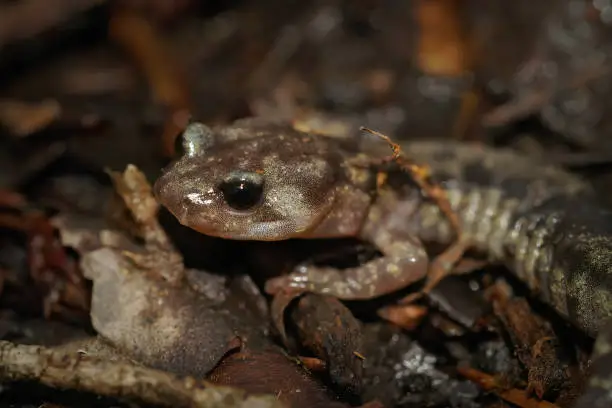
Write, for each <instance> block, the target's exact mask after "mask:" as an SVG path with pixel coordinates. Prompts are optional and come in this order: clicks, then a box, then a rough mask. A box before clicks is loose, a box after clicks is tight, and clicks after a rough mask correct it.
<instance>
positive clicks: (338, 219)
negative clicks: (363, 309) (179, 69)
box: [155, 119, 612, 407]
mask: <svg viewBox="0 0 612 408" xmlns="http://www.w3.org/2000/svg"><path fill="white" fill-rule="evenodd" d="M183 145H184V147H185V150H186V153H185V155H184V156H183V157H182V158H181V159H179V160H178V161H177V162H175V163H174V164H173V165H171V166H170V167H169V168H168V169H167V170H166V171H165V172H164V174H163V175H162V176H161V177H160V178H159V180H158V181H157V183H156V186H155V191H156V194H157V196H158V198H159V200H160V202H161V203H162V204H163V205H164V206H166V207H167V208H168V209H169V210H170V211H171V212H172V213H174V214H175V216H176V217H177V219H178V220H179V221H180V222H182V223H183V224H185V225H187V226H189V227H191V228H193V229H196V230H198V231H200V232H202V233H205V234H209V235H215V236H220V237H225V238H230V239H255V240H282V239H289V238H305V239H314V238H326V237H348V236H354V237H359V238H362V239H364V240H367V241H369V242H371V243H373V244H374V245H376V246H377V247H378V248H379V249H380V250H381V252H382V254H383V256H382V257H381V258H379V259H375V260H373V261H370V262H368V263H366V264H364V265H362V266H360V267H356V268H348V269H346V270H341V271H339V270H336V269H334V268H330V267H320V266H301V267H300V269H299V270H297V271H296V272H294V273H292V274H290V275H288V276H284V277H280V278H275V279H273V280H272V281H271V282H269V283H270V284H269V285H268V286H267V288H266V289H267V290H268V292H270V293H276V292H277V291H279V290H281V289H284V288H293V289H299V290H308V291H313V292H318V293H327V294H332V295H335V296H337V297H339V298H343V299H366V298H371V297H375V296H378V295H382V294H386V293H390V292H393V291H394V290H397V289H401V288H403V287H405V286H407V285H408V284H410V283H412V282H414V281H416V280H418V279H421V278H423V277H424V276H426V274H427V270H428V265H429V260H428V258H427V253H426V251H425V250H424V246H423V245H422V242H425V241H434V242H439V243H450V242H451V240H452V239H453V234H452V231H451V228H450V226H449V223H448V221H447V219H446V218H445V217H444V216H443V215H442V213H441V211H440V210H439V208H438V207H437V206H435V205H434V204H433V203H432V202H430V201H429V200H426V199H424V198H422V195H421V194H420V192H419V190H418V188H417V187H416V186H415V184H414V183H412V182H411V180H410V178H409V176H408V175H407V174H406V173H405V172H403V171H400V170H399V169H397V168H396V169H394V168H392V167H391V168H387V169H385V170H386V173H387V174H388V177H387V179H386V182H385V183H384V184H383V185H382V186H381V185H380V183H377V181H378V179H377V171H375V169H373V168H372V166H370V167H368V166H364V165H363V162H364V159H366V161H367V159H369V158H371V156H372V155H375V154H376V153H373V152H372V153H368V154H365V152H364V151H363V150H359V149H356V145H357V143H356V140H350V141H348V140H345V139H340V138H330V137H324V136H320V135H312V134H307V133H302V132H298V131H296V130H295V129H293V128H292V127H291V126H289V125H282V124H270V123H268V122H266V121H265V120H262V119H250V120H246V121H240V122H237V123H236V124H234V125H232V126H230V127H226V128H222V129H215V130H212V129H209V128H207V127H205V126H203V125H201V124H192V125H190V127H188V129H187V130H186V132H185V133H184V135H183ZM404 149H405V150H404V152H405V154H407V155H409V156H410V157H412V158H414V159H416V160H417V161H419V162H422V163H427V164H428V165H429V166H430V167H431V168H432V170H433V173H434V178H435V179H436V180H438V181H440V182H442V183H443V185H444V186H445V187H446V189H447V191H448V192H449V197H450V201H451V204H452V206H453V207H454V209H455V211H456V212H457V213H458V214H459V216H460V219H461V228H462V231H463V234H464V235H465V236H467V237H468V238H470V239H471V242H472V243H473V245H474V246H476V247H477V248H478V249H480V250H482V251H483V252H485V253H486V254H487V255H488V256H489V258H490V259H491V260H493V261H497V262H502V263H504V264H506V265H507V266H508V267H509V268H510V270H512V271H513V272H514V273H515V274H516V275H517V276H518V277H519V278H520V279H522V280H523V281H524V282H525V283H526V284H527V285H528V286H529V287H530V288H532V289H533V290H534V291H535V292H536V293H537V294H538V295H539V296H540V297H541V298H542V299H543V300H544V301H546V302H548V303H550V304H551V305H552V306H553V307H554V308H555V309H556V310H558V311H559V313H560V314H562V315H563V316H565V317H566V318H567V319H568V320H569V321H570V322H571V323H573V324H574V325H576V326H577V327H579V328H581V329H583V330H584V331H585V332H587V333H588V334H590V335H592V336H597V335H598V333H599V337H598V341H597V343H596V354H597V353H598V354H600V355H602V354H603V356H601V358H604V359H605V357H606V354H607V353H609V352H610V353H612V346H609V345H608V344H609V343H608V339H611V340H610V343H612V335H611V333H610V332H612V330H608V329H607V328H606V329H604V325H605V324H606V322H607V321H608V320H609V317H610V316H612V270H611V269H612V268H610V266H611V265H612V215H611V214H610V213H609V212H607V211H605V210H603V209H602V208H600V207H598V206H597V205H596V204H595V202H596V199H595V194H594V192H593V191H592V190H591V188H590V186H589V185H588V184H587V183H585V182H583V181H582V180H581V179H579V178H577V177H575V176H572V175H570V174H568V173H567V172H564V171H562V170H559V169H556V168H554V167H550V166H544V165H540V164H538V163H534V162H533V161H530V160H528V159H526V158H522V157H520V156H518V155H516V154H514V153H512V152H509V151H495V150H492V149H486V148H483V147H478V146H473V145H460V144H452V143H451V144H449V143H445V144H440V143H436V142H419V143H410V144H406V145H405V146H404ZM358 162H361V163H362V164H361V165H360V164H357V163H358ZM373 162H374V161H372V163H373ZM611 355H612V354H611ZM604 369H606V370H604ZM609 371H611V370H609V368H608V367H606V365H605V364H604V365H603V366H602V368H601V369H600V368H598V366H597V365H595V372H594V376H593V377H592V379H591V388H589V391H588V392H587V394H585V396H583V397H582V400H581V401H579V403H578V404H579V405H578V406H580V407H582V406H584V407H586V406H590V407H593V406H608V405H609V404H610V403H612V381H610V384H607V383H606V381H605V379H604V377H601V375H603V374H607V373H608V372H609ZM609 376H610V377H612V372H610V373H609ZM606 390H610V391H611V392H610V393H609V394H610V395H611V396H608V392H607V391H606ZM596 398H600V400H596ZM587 404H588V405H587ZM597 404H603V405H597Z"/></svg>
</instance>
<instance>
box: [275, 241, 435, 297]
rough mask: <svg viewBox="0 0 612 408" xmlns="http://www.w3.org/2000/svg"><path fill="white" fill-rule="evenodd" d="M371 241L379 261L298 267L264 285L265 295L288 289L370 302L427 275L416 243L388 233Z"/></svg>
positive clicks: (418, 244) (422, 250)
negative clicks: (342, 266)
mask: <svg viewBox="0 0 612 408" xmlns="http://www.w3.org/2000/svg"><path fill="white" fill-rule="evenodd" d="M371 238H372V239H371V241H372V242H373V244H375V245H376V246H377V248H378V249H379V250H380V251H381V252H382V254H383V256H382V257H380V258H377V259H374V260H372V261H369V262H367V263H365V264H363V265H360V266H358V267H355V268H347V269H337V268H332V267H318V266H312V265H305V266H300V267H298V268H297V270H296V271H295V272H293V273H291V274H289V275H285V276H281V277H277V278H273V279H270V280H269V281H268V282H266V292H268V293H269V294H276V293H278V292H279V291H281V290H284V289H287V290H296V291H304V292H314V293H321V294H328V295H332V296H335V297H337V298H340V299H345V300H359V299H371V298H374V297H377V296H381V295H385V294H388V293H392V292H394V291H396V290H399V289H402V288H405V287H406V286H408V285H410V284H411V283H414V282H416V281H419V280H421V279H422V278H424V277H425V276H426V275H427V268H428V258H427V253H426V252H425V249H424V248H423V246H422V244H421V242H420V241H418V240H417V239H415V238H412V237H406V238H404V239H397V238H396V237H394V236H392V234H389V233H378V234H375V235H374V236H373V237H371Z"/></svg>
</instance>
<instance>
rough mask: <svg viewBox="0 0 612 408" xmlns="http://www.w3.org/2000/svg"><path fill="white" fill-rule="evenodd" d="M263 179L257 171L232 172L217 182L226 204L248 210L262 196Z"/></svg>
mask: <svg viewBox="0 0 612 408" xmlns="http://www.w3.org/2000/svg"><path fill="white" fill-rule="evenodd" d="M263 187H264V179H263V176H262V175H260V174H258V173H238V174H232V175H230V176H229V177H227V178H226V179H225V180H223V181H222V182H221V183H220V184H219V187H218V188H219V190H220V191H221V192H222V193H223V197H224V198H225V202H226V203H227V205H229V206H230V207H232V208H233V209H235V210H240V211H244V210H248V209H251V208H253V207H255V206H256V205H258V204H259V203H260V202H261V200H262V198H263V190H264V189H263Z"/></svg>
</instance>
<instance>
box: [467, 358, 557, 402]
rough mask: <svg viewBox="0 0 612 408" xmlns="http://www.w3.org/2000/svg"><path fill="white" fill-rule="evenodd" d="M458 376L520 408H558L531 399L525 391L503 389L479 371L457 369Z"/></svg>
mask: <svg viewBox="0 0 612 408" xmlns="http://www.w3.org/2000/svg"><path fill="white" fill-rule="evenodd" d="M458 371H459V374H461V375H463V376H464V377H466V378H467V379H468V380H470V381H472V382H475V383H476V384H478V385H479V386H480V387H482V388H483V389H484V390H485V391H493V392H495V393H496V394H497V395H499V396H500V398H503V399H504V400H506V401H508V402H510V403H512V404H515V405H517V406H519V407H522V408H559V406H558V405H555V404H551V403H550V402H546V401H539V400H537V399H535V398H531V397H530V396H529V394H528V392H527V391H524V390H520V389H518V388H512V389H503V387H501V386H500V384H499V383H498V381H497V380H496V379H495V377H493V376H491V375H488V374H485V373H483V372H481V371H478V370H475V369H473V368H468V367H459V368H458Z"/></svg>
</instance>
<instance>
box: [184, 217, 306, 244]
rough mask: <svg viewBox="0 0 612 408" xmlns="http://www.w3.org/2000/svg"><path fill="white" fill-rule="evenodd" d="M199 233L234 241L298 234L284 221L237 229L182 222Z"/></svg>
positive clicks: (276, 239)
mask: <svg viewBox="0 0 612 408" xmlns="http://www.w3.org/2000/svg"><path fill="white" fill-rule="evenodd" d="M183 225H185V226H187V227H189V228H191V229H193V230H195V231H198V232H199V233H201V234H204V235H207V236H211V237H216V238H223V239H231V240H235V241H285V240H288V239H291V238H295V237H297V236H299V235H300V233H301V231H299V230H296V228H295V225H293V224H291V223H287V222H286V221H270V222H258V223H256V224H253V225H250V226H249V227H246V228H240V229H237V230H229V229H216V228H214V227H213V226H211V225H210V224H206V223H204V224H199V223H195V224H194V223H190V224H183Z"/></svg>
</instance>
